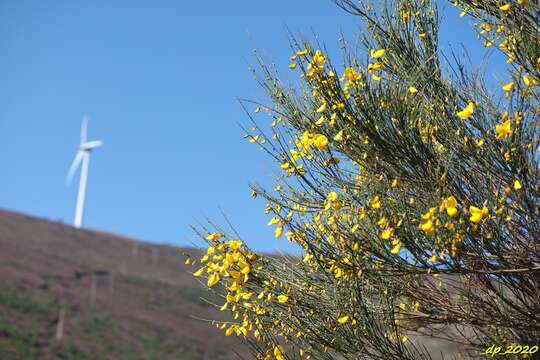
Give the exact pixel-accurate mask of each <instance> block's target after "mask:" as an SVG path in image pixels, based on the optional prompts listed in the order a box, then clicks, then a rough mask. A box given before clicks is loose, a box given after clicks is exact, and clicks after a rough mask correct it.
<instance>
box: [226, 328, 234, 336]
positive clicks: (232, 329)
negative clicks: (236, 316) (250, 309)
mask: <svg viewBox="0 0 540 360" xmlns="http://www.w3.org/2000/svg"><path fill="white" fill-rule="evenodd" d="M234 331H235V326H234V325H233V326H231V327H229V328H228V329H227V330H225V336H231V335H232V334H233V333H234Z"/></svg>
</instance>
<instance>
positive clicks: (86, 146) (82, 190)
mask: <svg viewBox="0 0 540 360" xmlns="http://www.w3.org/2000/svg"><path fill="white" fill-rule="evenodd" d="M101 146H103V141H100V140H94V141H88V118H87V117H86V116H85V117H84V118H83V121H82V125H81V143H80V145H79V150H78V151H77V154H76V155H75V159H73V163H72V164H71V167H70V168H69V172H68V174H67V177H66V183H67V184H69V183H71V180H73V176H75V172H76V171H77V169H78V168H79V167H81V176H80V180H79V193H78V195H77V207H76V209H75V222H74V224H73V225H74V226H75V227H76V228H80V227H81V226H82V223H83V216H84V201H85V198H86V184H87V183H88V166H89V165H90V153H91V152H92V150H93V149H96V148H98V147H101Z"/></svg>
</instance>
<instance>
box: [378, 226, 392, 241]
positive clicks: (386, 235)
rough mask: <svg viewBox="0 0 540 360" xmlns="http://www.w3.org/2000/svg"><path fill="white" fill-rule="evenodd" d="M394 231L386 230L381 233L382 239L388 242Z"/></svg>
mask: <svg viewBox="0 0 540 360" xmlns="http://www.w3.org/2000/svg"><path fill="white" fill-rule="evenodd" d="M393 233H394V231H393V230H392V229H386V230H384V231H383V232H382V233H381V238H383V239H384V240H388V239H390V238H391V237H392V235H393Z"/></svg>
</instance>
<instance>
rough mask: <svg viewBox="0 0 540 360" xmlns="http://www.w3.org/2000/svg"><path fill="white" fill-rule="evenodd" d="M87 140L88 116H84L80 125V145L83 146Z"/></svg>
mask: <svg viewBox="0 0 540 360" xmlns="http://www.w3.org/2000/svg"><path fill="white" fill-rule="evenodd" d="M87 139H88V116H86V115H84V117H83V120H82V124H81V144H84V143H85V142H86V140H87Z"/></svg>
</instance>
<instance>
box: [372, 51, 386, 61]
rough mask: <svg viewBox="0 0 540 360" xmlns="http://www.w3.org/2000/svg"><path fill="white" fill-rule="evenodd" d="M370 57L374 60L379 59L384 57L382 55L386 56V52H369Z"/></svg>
mask: <svg viewBox="0 0 540 360" xmlns="http://www.w3.org/2000/svg"><path fill="white" fill-rule="evenodd" d="M370 53H371V57H372V58H374V59H379V58H381V57H383V56H384V54H386V50H385V49H380V50H373V49H372V50H371V52H370Z"/></svg>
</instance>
